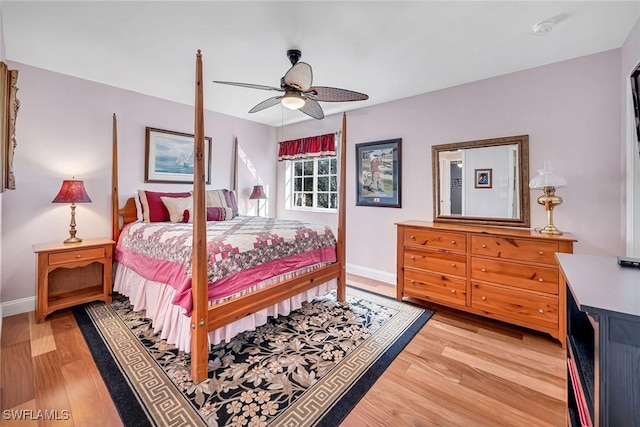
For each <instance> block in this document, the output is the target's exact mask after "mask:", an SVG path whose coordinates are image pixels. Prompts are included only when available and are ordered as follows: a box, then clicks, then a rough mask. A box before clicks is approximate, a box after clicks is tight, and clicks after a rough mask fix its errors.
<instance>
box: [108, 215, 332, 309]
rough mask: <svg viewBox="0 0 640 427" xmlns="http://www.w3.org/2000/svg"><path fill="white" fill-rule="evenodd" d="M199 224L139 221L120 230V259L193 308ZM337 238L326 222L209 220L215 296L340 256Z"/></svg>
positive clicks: (211, 293)
mask: <svg viewBox="0 0 640 427" xmlns="http://www.w3.org/2000/svg"><path fill="white" fill-rule="evenodd" d="M192 230H193V224H182V223H178V224H173V223H166V222H154V223H144V222H134V223H131V224H128V225H127V226H126V227H125V228H124V229H123V231H122V233H121V234H120V239H119V241H118V244H117V246H116V253H115V257H116V261H118V262H119V263H121V264H124V265H126V266H127V267H129V268H130V269H132V270H134V271H135V272H136V273H138V274H139V275H141V276H143V277H145V278H147V279H149V280H154V281H157V282H162V283H167V284H169V285H171V286H172V287H174V288H175V289H176V295H175V298H174V301H173V303H174V304H176V305H179V306H181V307H183V308H184V309H185V310H186V313H187V314H190V313H191V309H192V298H191V267H192V266H191V249H192V244H193V237H192ZM335 247H336V239H335V236H334V235H333V233H332V231H331V229H330V228H329V227H327V226H324V225H321V224H313V223H306V222H302V221H293V220H281V219H274V218H262V217H251V216H238V217H236V218H234V219H232V220H229V221H210V222H207V252H208V255H207V257H208V259H209V266H208V269H207V274H208V281H209V291H208V294H209V299H210V300H214V299H221V298H225V297H227V296H229V295H232V294H235V293H237V292H239V291H242V290H243V289H246V288H248V287H250V286H252V285H253V284H255V283H257V282H259V281H262V280H265V279H267V278H270V277H273V276H277V275H281V274H284V273H287V272H290V271H294V270H297V269H300V268H303V267H308V266H312V265H316V264H320V263H327V262H335V261H336V250H335Z"/></svg>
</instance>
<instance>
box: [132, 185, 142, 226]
mask: <svg viewBox="0 0 640 427" xmlns="http://www.w3.org/2000/svg"><path fill="white" fill-rule="evenodd" d="M133 201H134V202H135V204H136V217H137V218H138V221H142V220H144V215H142V204H141V203H140V195H139V194H138V192H137V191H136V192H135V193H134V194H133Z"/></svg>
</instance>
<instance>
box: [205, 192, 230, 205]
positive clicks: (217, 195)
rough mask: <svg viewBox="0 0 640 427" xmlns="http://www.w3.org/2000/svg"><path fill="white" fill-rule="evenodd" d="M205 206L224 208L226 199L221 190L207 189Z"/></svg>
mask: <svg viewBox="0 0 640 427" xmlns="http://www.w3.org/2000/svg"><path fill="white" fill-rule="evenodd" d="M207 207H213V208H226V207H228V206H227V199H226V198H225V197H224V191H223V190H207Z"/></svg>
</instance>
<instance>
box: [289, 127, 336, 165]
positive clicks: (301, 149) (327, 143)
mask: <svg viewBox="0 0 640 427" xmlns="http://www.w3.org/2000/svg"><path fill="white" fill-rule="evenodd" d="M335 155H336V143H335V134H333V133H328V134H326V135H318V136H310V137H308V138H301V139H292V140H290V141H282V142H281V143H280V149H279V150H278V161H282V160H294V159H304V158H310V157H328V156H335Z"/></svg>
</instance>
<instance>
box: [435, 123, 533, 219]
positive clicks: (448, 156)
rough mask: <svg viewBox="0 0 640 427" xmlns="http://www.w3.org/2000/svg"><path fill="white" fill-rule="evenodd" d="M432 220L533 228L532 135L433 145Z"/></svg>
mask: <svg viewBox="0 0 640 427" xmlns="http://www.w3.org/2000/svg"><path fill="white" fill-rule="evenodd" d="M431 159H432V165H433V187H434V188H433V197H434V199H433V211H434V212H433V220H434V222H453V223H467V224H483V225H501V226H511V227H529V225H530V218H529V136H528V135H519V136H510V137H505V138H494V139H483V140H479V141H466V142H457V143H452V144H441V145H434V146H433V147H432V148H431Z"/></svg>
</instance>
